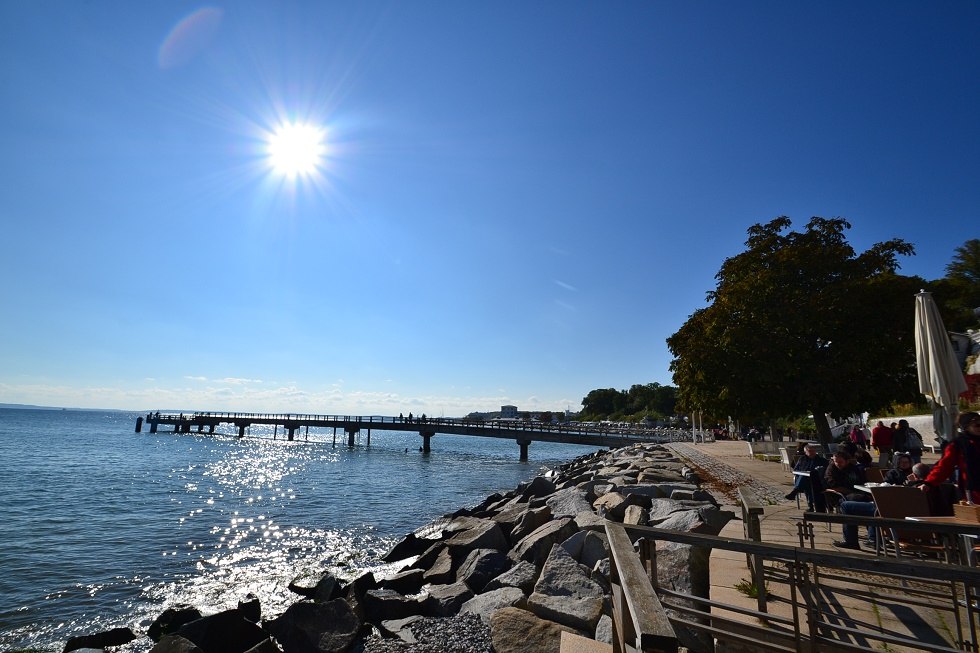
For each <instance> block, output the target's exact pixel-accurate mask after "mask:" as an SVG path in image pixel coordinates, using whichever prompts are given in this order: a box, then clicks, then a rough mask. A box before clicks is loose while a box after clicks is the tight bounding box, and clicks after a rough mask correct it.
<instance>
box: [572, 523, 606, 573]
mask: <svg viewBox="0 0 980 653" xmlns="http://www.w3.org/2000/svg"><path fill="white" fill-rule="evenodd" d="M608 558H609V540H608V539H607V538H606V533H605V532H601V533H596V532H593V531H589V532H587V533H586V534H585V540H584V541H583V542H582V553H581V554H580V556H579V557H578V558H576V559H577V560H578V561H579V562H580V563H582V564H583V565H585V566H586V567H588V568H589V569H592V568H594V567H595V565H596V563H597V562H599V561H600V560H604V559H608Z"/></svg>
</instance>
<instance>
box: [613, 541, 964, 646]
mask: <svg viewBox="0 0 980 653" xmlns="http://www.w3.org/2000/svg"><path fill="white" fill-rule="evenodd" d="M606 532H607V535H609V543H610V549H611V550H612V557H611V561H612V565H611V566H613V567H614V568H615V569H616V570H617V571H615V572H613V573H614V577H617V578H619V579H623V578H624V572H623V569H627V570H628V571H627V572H626V574H627V576H626V578H627V579H628V580H629V581H630V582H621V583H619V584H617V585H616V588H617V589H616V591H618V592H621V593H622V597H621V598H619V599H615V598H614V615H613V621H614V629H615V632H616V636H615V637H614V643H613V650H614V651H617V652H618V651H644V652H659V651H675V650H676V648H677V646H678V645H680V646H688V648H695V649H696V650H710V649H709V648H706V646H705V644H704V642H706V641H707V642H711V641H714V640H715V639H718V640H719V641H725V642H728V643H729V644H740V645H743V646H744V647H746V648H748V649H749V650H757V651H785V652H790V651H792V652H796V653H803V652H807V651H809V652H817V651H819V652H821V653H823V652H825V651H862V652H867V653H871V652H872V651H881V650H894V649H895V647H898V648H900V649H901V650H920V651H939V652H950V653H951V652H953V651H977V650H978V646H977V641H978V637H977V631H978V623H977V622H978V609H977V606H978V594H977V588H978V587H980V569H977V568H974V567H969V566H964V565H959V564H943V563H938V562H930V561H924V560H910V559H908V558H900V559H894V558H882V557H872V556H867V555H862V554H857V553H846V552H839V551H824V550H817V549H813V548H808V547H803V546H800V547H796V546H787V545H781V544H766V543H761V542H753V541H747V540H737V539H731V538H724V537H718V536H711V535H698V534H694V533H680V532H676V531H668V530H664V529H659V528H655V527H644V526H627V525H623V524H616V523H613V522H607V524H606ZM634 543H635V544H636V547H635V549H634ZM663 543H673V545H676V544H685V545H690V546H692V547H702V548H705V549H720V550H725V551H732V552H737V553H742V554H745V555H746V556H748V557H749V558H750V559H752V560H758V561H759V563H758V564H759V567H758V569H760V570H761V571H762V580H761V584H760V580H758V578H757V577H755V575H753V578H755V580H753V584H754V585H755V588H756V589H757V590H760V591H762V592H764V597H765V600H764V601H763V609H761V610H760V609H757V608H756V609H752V608H748V607H745V606H744V603H743V604H735V603H730V602H723V601H719V600H712V599H711V598H710V597H709V596H697V595H694V594H692V593H690V592H681V591H678V590H676V589H674V588H673V587H671V586H669V585H668V584H661V582H660V581H659V579H658V574H657V558H658V555H662V553H661V552H660V551H659V550H658V547H661V546H663ZM673 545H671V546H673ZM637 554H638V555H637ZM630 555H632V556H633V557H634V558H635V559H636V561H637V562H638V563H639V565H640V567H642V568H643V569H644V570H646V572H647V577H646V582H647V583H648V586H647V587H646V588H639V587H638V582H637V581H636V579H635V575H636V574H637V571H636V566H635V565H631V563H629V562H627V559H628V557H629V556H630ZM752 564H755V563H754V562H753V563H752ZM616 574H618V576H616ZM651 591H652V592H653V594H654V595H655V596H656V601H653V600H651V599H650V598H649V597H648V594H647V593H649V592H651ZM847 605H859V606H864V607H865V608H866V609H865V610H857V609H855V610H852V611H850V612H849V610H848V609H847V608H846V607H842V606H847ZM775 608H778V609H775ZM659 611H662V613H663V615H665V617H661V618H660V619H658V618H656V617H655V616H654V615H653V614H651V613H657V612H659ZM886 613H888V614H891V615H893V619H894V623H899V622H901V623H902V624H903V626H905V627H907V629H908V632H898V631H897V630H895V631H893V630H891V629H889V628H887V627H885V626H884V625H883V623H884V621H883V619H882V617H881V615H882V614H886ZM910 615H911V616H914V619H913V618H911V617H910ZM900 617H901V618H905V617H908V618H909V623H906V622H905V621H902V619H901V618H900ZM664 618H665V619H666V621H667V622H668V623H669V625H670V627H671V629H672V630H673V635H674V637H673V638H671V637H670V633H668V632H665V631H664V629H663V627H662V620H663V619H664ZM930 620H932V621H935V624H934V625H931V624H930ZM923 624H924V625H923ZM621 640H622V641H621Z"/></svg>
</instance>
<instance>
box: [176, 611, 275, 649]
mask: <svg viewBox="0 0 980 653" xmlns="http://www.w3.org/2000/svg"><path fill="white" fill-rule="evenodd" d="M176 634H177V635H180V636H181V637H183V638H184V639H187V640H190V641H192V642H194V644H196V645H197V646H198V648H200V649H201V650H202V651H204V653H245V651H247V650H248V649H250V648H252V647H253V646H255V645H256V644H258V643H259V642H261V641H262V640H263V639H266V638H267V637H268V636H269V634H268V633H266V632H265V631H264V630H262V629H261V628H259V626H258V625H257V624H254V623H252V622H251V621H249V620H248V619H246V618H245V617H243V616H242V614H241V613H240V612H239V611H238V610H225V611H224V612H218V613H217V614H212V615H209V616H207V617H201V618H200V619H197V620H196V621H191V622H189V623H186V624H184V625H183V626H181V627H180V629H179V630H177V633H176Z"/></svg>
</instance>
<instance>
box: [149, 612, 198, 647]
mask: <svg viewBox="0 0 980 653" xmlns="http://www.w3.org/2000/svg"><path fill="white" fill-rule="evenodd" d="M200 618H201V612H200V610H198V609H197V608H195V607H192V606H189V605H181V606H177V607H176V608H167V609H166V610H164V611H163V612H161V613H160V616H159V617H157V618H156V620H154V622H153V623H152V624H150V628H149V630H147V632H146V634H147V635H149V637H150V639H152V640H153V641H154V642H159V641H160V640H161V639H162V638H163V636H164V635H167V634H169V633H175V632H177V630H178V629H179V628H180V627H181V626H183V625H184V624H186V623H188V622H191V621H194V620H196V619H200Z"/></svg>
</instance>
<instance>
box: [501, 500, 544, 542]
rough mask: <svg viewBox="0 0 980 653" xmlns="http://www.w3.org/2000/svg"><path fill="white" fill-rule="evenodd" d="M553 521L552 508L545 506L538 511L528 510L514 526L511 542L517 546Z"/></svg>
mask: <svg viewBox="0 0 980 653" xmlns="http://www.w3.org/2000/svg"><path fill="white" fill-rule="evenodd" d="M550 520H551V508H549V507H547V506H543V507H541V508H537V509H536V510H527V511H525V512H524V514H523V515H522V516H521V517H520V518H519V519H518V520H517V522H516V523H515V524H514V528H513V530H511V532H510V541H511V542H512V543H514V544H517V543H518V542H520V541H521V540H523V539H524V538H525V537H527V536H528V535H530V534H531V533H533V532H534V531H535V530H537V529H538V528H541V526H543V525H544V524H547V523H548V522H549V521H550Z"/></svg>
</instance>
